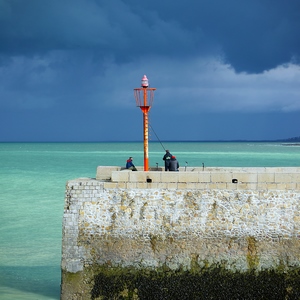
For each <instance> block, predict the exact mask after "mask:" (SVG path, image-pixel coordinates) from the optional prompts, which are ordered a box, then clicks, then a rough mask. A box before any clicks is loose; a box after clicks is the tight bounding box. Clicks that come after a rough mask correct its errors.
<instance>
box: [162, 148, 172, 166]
mask: <svg viewBox="0 0 300 300" xmlns="http://www.w3.org/2000/svg"><path fill="white" fill-rule="evenodd" d="M171 157H172V154H171V153H170V151H169V150H166V154H165V155H164V157H163V160H164V161H165V171H169V170H170V161H171Z"/></svg>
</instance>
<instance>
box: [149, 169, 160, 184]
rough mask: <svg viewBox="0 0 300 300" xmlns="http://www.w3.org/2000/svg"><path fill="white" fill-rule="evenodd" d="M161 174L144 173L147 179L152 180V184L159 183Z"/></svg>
mask: <svg viewBox="0 0 300 300" xmlns="http://www.w3.org/2000/svg"><path fill="white" fill-rule="evenodd" d="M161 173H162V172H153V171H150V172H146V174H147V178H149V179H152V182H160V181H161Z"/></svg>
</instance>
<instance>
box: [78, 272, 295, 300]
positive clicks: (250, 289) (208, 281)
mask: <svg viewBox="0 0 300 300" xmlns="http://www.w3.org/2000/svg"><path fill="white" fill-rule="evenodd" d="M93 282H94V285H93V287H92V289H91V294H90V295H89V297H90V298H84V299H92V300H96V299H107V300H108V299H140V300H143V299H145V300H146V299H159V300H161V299H170V300H174V299H226V300H227V299H251V300H252V299H299V297H300V276H299V270H295V271H293V272H288V273H279V272H276V271H274V270H273V271H262V272H259V273H255V272H253V271H249V272H246V273H236V272H235V273H234V272H230V271H228V270H225V269H223V268H215V269H208V270H202V271H201V272H200V273H194V272H189V271H183V270H177V271H172V270H170V269H168V268H166V267H164V268H161V269H157V270H147V269H144V270H136V269H133V268H122V269H120V268H103V269H102V270H101V271H100V272H99V273H98V274H97V275H96V276H95V277H94V280H93Z"/></svg>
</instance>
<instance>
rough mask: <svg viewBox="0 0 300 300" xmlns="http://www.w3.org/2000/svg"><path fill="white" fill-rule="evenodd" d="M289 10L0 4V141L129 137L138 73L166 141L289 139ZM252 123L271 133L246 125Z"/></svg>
mask: <svg viewBox="0 0 300 300" xmlns="http://www.w3.org/2000/svg"><path fill="white" fill-rule="evenodd" d="M299 3H300V2H299V1H298V0H297V1H296V0H289V1H283V0H280V1H278V0H275V1H270V0H253V1H238V0H228V1H224V0H217V1H204V0H202V1H198V0H197V1H196V0H191V1H188V2H183V1H169V0H163V1H161V0H160V1H158V0H152V1H146V2H145V1H136V0H126V1H125V0H123V1H122V0H114V1H104V0H64V1H61V0H49V1H46V0H27V1H24V0H0V83H1V84H0V108H1V110H0V113H1V122H2V123H1V124H2V125H3V126H2V129H1V130H2V131H3V130H6V132H5V133H3V134H2V133H1V131H0V138H1V137H2V139H4V137H5V139H6V140H7V139H10V138H11V139H13V138H15V139H18V138H17V137H18V136H19V137H20V136H21V137H22V139H25V140H26V139H27V140H30V139H34V138H38V139H39V140H40V139H42V137H43V134H44V133H45V139H46V138H47V137H48V138H49V139H51V140H58V139H59V140H64V138H66V137H68V138H69V139H74V137H76V136H77V134H78V139H89V140H92V139H93V135H94V134H95V132H97V135H95V136H94V139H95V140H99V139H107V140H111V139H115V140H128V139H129V140H130V139H131V140H134V139H136V137H137V136H139V128H137V126H136V123H134V122H133V121H132V120H135V121H136V120H139V118H141V114H140V111H139V109H137V108H136V107H135V101H134V97H133V88H135V87H139V86H140V79H141V77H142V75H143V74H147V76H148V78H149V80H150V85H151V86H152V87H156V88H157V91H156V94H155V101H154V106H153V109H151V114H152V112H153V114H152V117H153V120H155V122H156V124H157V126H158V127H156V130H157V131H158V132H162V133H163V134H165V137H167V138H169V139H176V138H179V137H178V135H177V134H181V136H182V137H184V138H187V139H193V138H195V137H196V136H197V138H198V139H219V138H220V136H221V137H224V138H225V137H226V138H229V139H230V137H232V138H237V139H238V138H243V134H245V133H246V132H247V134H248V136H249V137H255V136H256V137H257V138H259V136H264V137H266V136H271V134H272V135H274V134H275V135H277V136H280V137H282V136H283V137H285V136H286V135H290V136H293V135H299V133H298V128H299V126H298V125H297V124H295V120H296V119H297V118H296V117H295V114H297V112H299V111H300V100H299V99H300V90H299V86H300V67H299V51H300V50H299V49H300V45H299V43H300V42H299V38H298V36H299V33H298V32H299V28H300V23H299V22H300V21H299V20H300V15H299V13H300V4H299ZM170 109H172V111H173V113H172V115H173V116H174V118H175V119H176V120H175V121H174V120H169V122H170V124H172V127H173V129H174V130H173V131H172V133H169V132H165V131H164V130H165V126H164V120H165V118H166V116H167V117H168V116H169V111H170ZM245 114H250V115H248V117H247V118H246V117H245V118H243V115H245ZM255 114H259V120H260V124H268V121H267V120H269V126H268V127H267V126H266V127H265V128H264V130H262V129H261V128H260V129H259V130H257V129H256V128H255V127H249V125H248V124H249V120H250V119H251V118H252V117H254V116H255ZM264 114H265V116H266V121H265V122H264V121H263V115H264ZM271 114H274V115H272V116H271ZM208 115H209V117H208ZM227 115H228V116H229V115H230V117H228V118H227V117H226V116H227ZM279 115H280V116H281V118H280V122H281V123H280V124H282V126H281V128H282V130H283V128H285V130H286V131H285V133H283V132H282V133H280V132H279V131H278V132H275V133H274V132H273V128H275V127H276V126H278V123H275V119H276V117H277V116H279ZM290 115H292V117H290ZM129 116H130V118H129V119H130V122H128V117H129ZM175 116H176V117H175ZM220 116H222V117H220ZM274 116H276V117H274ZM12 120H18V122H19V123H18V122H16V123H13V121H12ZM178 120H180V121H178ZM246 120H247V121H246ZM180 122H182V123H180ZM201 122H202V123H201ZM212 122H213V124H210V123H212ZM220 122H222V125H221V126H220V124H219V123H220ZM6 123H7V124H10V125H8V126H6V127H7V129H6V127H5V124H6ZM204 123H205V124H204ZM223 123H226V126H225V125H224V124H223ZM236 123H238V124H239V130H235V131H230V130H228V129H230V128H231V127H232V126H235V124H236ZM18 124H19V125H18ZM49 124H52V127H49ZM119 124H126V126H121V127H120V126H119ZM188 124H190V127H191V128H192V130H189V131H188V133H187V132H182V128H184V127H186V126H188ZM275 125H276V126H275ZM26 126H27V127H26ZM20 127H22V128H21V129H22V131H21V130H20V132H18V128H20ZM37 127H38V131H37V130H34V128H37ZM219 127H220V128H222V129H219V131H218V128H219ZM3 128H5V129H3ZM93 128H94V129H95V128H97V130H96V131H95V130H94V131H93V130H92V129H93ZM198 128H200V130H199V129H198ZM203 128H206V130H202V129H203ZM225 128H226V130H225ZM276 128H277V127H276ZM287 128H289V130H291V133H290V134H286V132H287V130H288V129H287ZM72 129H73V130H74V131H73V132H71V133H70V131H72ZM129 129H130V130H129ZM222 130H223V131H222ZM195 132H196V133H195ZM98 134H99V135H98ZM71 136H72V137H71ZM161 137H162V138H164V136H161Z"/></svg>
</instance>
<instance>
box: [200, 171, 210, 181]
mask: <svg viewBox="0 0 300 300" xmlns="http://www.w3.org/2000/svg"><path fill="white" fill-rule="evenodd" d="M210 180H211V176H210V172H199V173H198V182H207V183H208V182H210Z"/></svg>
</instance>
